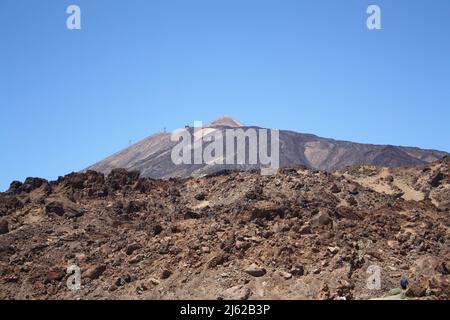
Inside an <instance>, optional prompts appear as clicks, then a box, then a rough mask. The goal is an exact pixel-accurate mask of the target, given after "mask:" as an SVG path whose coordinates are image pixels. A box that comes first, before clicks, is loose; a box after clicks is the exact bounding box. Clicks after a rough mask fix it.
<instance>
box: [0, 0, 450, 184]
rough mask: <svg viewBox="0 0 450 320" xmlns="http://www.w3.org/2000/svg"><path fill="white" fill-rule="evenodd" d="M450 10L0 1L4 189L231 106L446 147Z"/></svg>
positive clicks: (316, 129) (295, 126) (438, 3)
mask: <svg viewBox="0 0 450 320" xmlns="http://www.w3.org/2000/svg"><path fill="white" fill-rule="evenodd" d="M70 4H76V5H79V6H80V7H81V11H82V30H79V31H70V30H68V29H67V28H66V19H67V16H68V15H67V14H66V8H67V7H68V6H69V5H70ZM370 4H377V5H379V6H380V7H381V10H382V28H383V29H382V30H379V31H369V30H368V29H367V28H366V19H367V14H366V9H367V7H368V5H370ZM449 18H450V1H448V0H433V1H426V0H396V1H384V0H372V1H365V0H341V1H337V0H307V1H306V0H304V1H301V0H281V1H280V0H270V1H269V0H133V1H125V0H72V1H64V0H58V1H55V0H40V1H31V0H26V1H25V0H1V1H0V39H1V41H2V45H1V50H0V119H1V126H0V150H1V155H0V168H1V170H0V190H4V189H6V188H7V187H8V186H9V183H10V182H11V181H12V180H23V179H24V178H25V177H27V176H40V177H44V178H47V179H55V178H57V176H58V175H64V174H67V173H69V172H71V171H76V170H80V169H83V168H85V167H86V166H88V165H90V164H92V163H94V162H96V161H98V160H101V159H103V158H104V157H106V156H108V155H110V154H111V153H114V152H116V151H118V150H120V149H122V148H124V147H126V146H127V145H128V143H129V140H131V141H133V142H136V141H138V140H140V139H142V138H144V137H146V136H148V135H150V134H152V133H155V132H158V131H162V130H163V128H164V127H167V129H168V130H172V129H175V128H177V127H180V126H184V124H186V123H193V121H194V120H202V121H204V122H208V121H209V120H212V119H214V118H216V117H218V116H220V115H222V114H228V115H232V116H233V117H235V118H237V119H239V120H240V121H242V122H244V123H246V124H255V125H260V126H264V127H271V128H279V129H291V130H296V131H300V132H308V133H314V134H317V135H320V136H325V137H331V138H336V139H344V140H351V141H357V142H364V143H379V144H393V145H411V146H419V147H423V148H434V149H441V150H445V151H450V139H449V138H450V135H449V123H450V72H449V71H450V22H449Z"/></svg>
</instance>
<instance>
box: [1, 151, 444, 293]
mask: <svg viewBox="0 0 450 320" xmlns="http://www.w3.org/2000/svg"><path fill="white" fill-rule="evenodd" d="M449 166H450V158H449V157H447V158H444V160H442V161H440V162H435V163H431V164H426V165H420V166H416V167H405V168H396V169H387V168H382V167H367V166H366V167H352V168H349V169H345V170H341V171H337V172H334V173H328V172H324V171H317V170H310V169H306V168H303V167H296V168H285V169H282V170H280V172H279V173H278V174H277V175H276V176H261V175H259V173H258V172H221V173H217V174H214V175H212V176H207V177H203V178H187V179H171V180H152V179H143V178H139V173H137V172H127V171H125V170H113V171H112V172H111V173H110V174H109V175H107V176H104V175H103V174H100V173H97V172H93V171H88V172H85V173H74V174H70V175H68V176H65V177H61V178H59V179H58V180H57V181H52V182H48V181H46V180H43V179H38V178H28V179H27V180H26V181H25V182H24V183H20V182H13V183H12V184H11V187H10V189H9V190H8V191H7V192H6V193H1V194H0V299H78V298H81V299H334V298H336V292H337V290H338V289H342V290H343V291H344V293H346V294H347V295H351V296H353V297H354V298H355V299H370V298H376V297H382V296H384V295H386V294H387V293H388V292H389V291H390V290H391V289H394V288H396V287H398V283H399V280H400V278H401V277H402V276H406V277H408V278H409V283H410V289H409V290H408V292H407V296H408V297H410V298H427V297H428V298H437V299H449V298H450V275H449V270H450V249H449V248H450V247H449V240H450V233H449V226H450V214H449V213H450V212H449V210H450V168H449ZM71 265H76V266H79V268H80V269H81V271H82V275H81V282H82V287H81V289H80V290H78V291H71V290H69V289H68V287H67V279H68V277H69V275H68V274H67V273H66V270H67V267H69V266H71ZM373 265H375V266H378V267H380V268H381V289H380V290H369V289H368V287H367V279H368V278H369V276H370V274H369V273H367V271H368V268H369V266H373Z"/></svg>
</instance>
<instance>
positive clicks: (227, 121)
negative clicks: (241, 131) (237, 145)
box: [207, 116, 245, 127]
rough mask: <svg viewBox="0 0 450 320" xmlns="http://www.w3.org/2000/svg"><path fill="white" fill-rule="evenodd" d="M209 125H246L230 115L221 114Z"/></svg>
mask: <svg viewBox="0 0 450 320" xmlns="http://www.w3.org/2000/svg"><path fill="white" fill-rule="evenodd" d="M207 126H208V127H218V126H226V127H244V126H245V125H244V124H243V123H242V122H240V121H238V120H236V119H233V118H232V117H230V116H220V117H218V118H217V119H216V120H214V121H212V122H210V123H208V125H207Z"/></svg>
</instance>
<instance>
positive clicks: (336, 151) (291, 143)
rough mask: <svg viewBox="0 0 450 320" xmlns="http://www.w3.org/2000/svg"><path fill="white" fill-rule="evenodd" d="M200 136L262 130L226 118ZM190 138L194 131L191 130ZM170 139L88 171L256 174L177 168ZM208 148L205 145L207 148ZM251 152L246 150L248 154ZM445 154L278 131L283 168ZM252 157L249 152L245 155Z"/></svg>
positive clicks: (413, 160) (153, 139)
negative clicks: (254, 129) (119, 170)
mask: <svg viewBox="0 0 450 320" xmlns="http://www.w3.org/2000/svg"><path fill="white" fill-rule="evenodd" d="M205 127H206V128H204V129H203V130H202V131H201V133H200V134H203V135H208V134H212V133H214V132H216V133H217V132H218V131H220V132H222V133H224V132H225V130H227V129H230V128H241V129H243V130H247V129H249V128H258V127H250V126H245V125H244V124H242V123H241V122H240V121H237V120H235V119H233V118H231V117H228V116H223V117H220V118H218V119H217V120H215V121H213V122H211V123H209V124H207V125H206V126H205ZM187 130H189V131H190V132H191V133H192V134H193V132H194V129H193V128H187ZM170 138H171V134H170V133H158V134H155V135H152V136H150V137H148V138H146V139H144V140H142V141H140V142H138V143H136V144H134V145H132V146H130V147H128V148H126V149H124V150H122V151H120V152H118V153H116V154H114V155H112V156H110V157H108V158H106V159H104V160H102V161H100V162H98V163H96V164H94V165H92V166H90V167H89V168H88V169H89V170H95V171H99V172H103V173H109V172H110V171H111V170H112V169H115V168H125V169H127V170H139V171H140V172H141V174H142V176H144V177H150V178H169V177H188V176H190V175H203V174H207V173H212V172H217V171H220V170H223V169H257V168H259V165H207V164H201V165H175V164H174V163H173V162H172V160H171V152H172V149H173V147H174V146H175V145H176V144H177V142H173V141H171V139H170ZM206 145H207V143H206V142H204V146H206ZM247 150H248V149H247ZM446 154H447V153H445V152H441V151H435V150H423V149H419V148H412V147H396V146H387V145H371V144H360V143H354V142H347V141H338V140H333V139H327V138H321V137H318V136H315V135H312V134H304V133H298V132H294V131H286V130H280V165H281V166H292V165H304V166H306V167H309V168H314V169H322V170H328V171H332V170H338V169H343V168H345V167H346V166H353V165H379V166H386V167H399V166H406V165H417V164H424V163H427V162H433V161H437V160H439V159H441V158H442V157H443V156H445V155H446ZM247 155H248V152H247Z"/></svg>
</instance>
